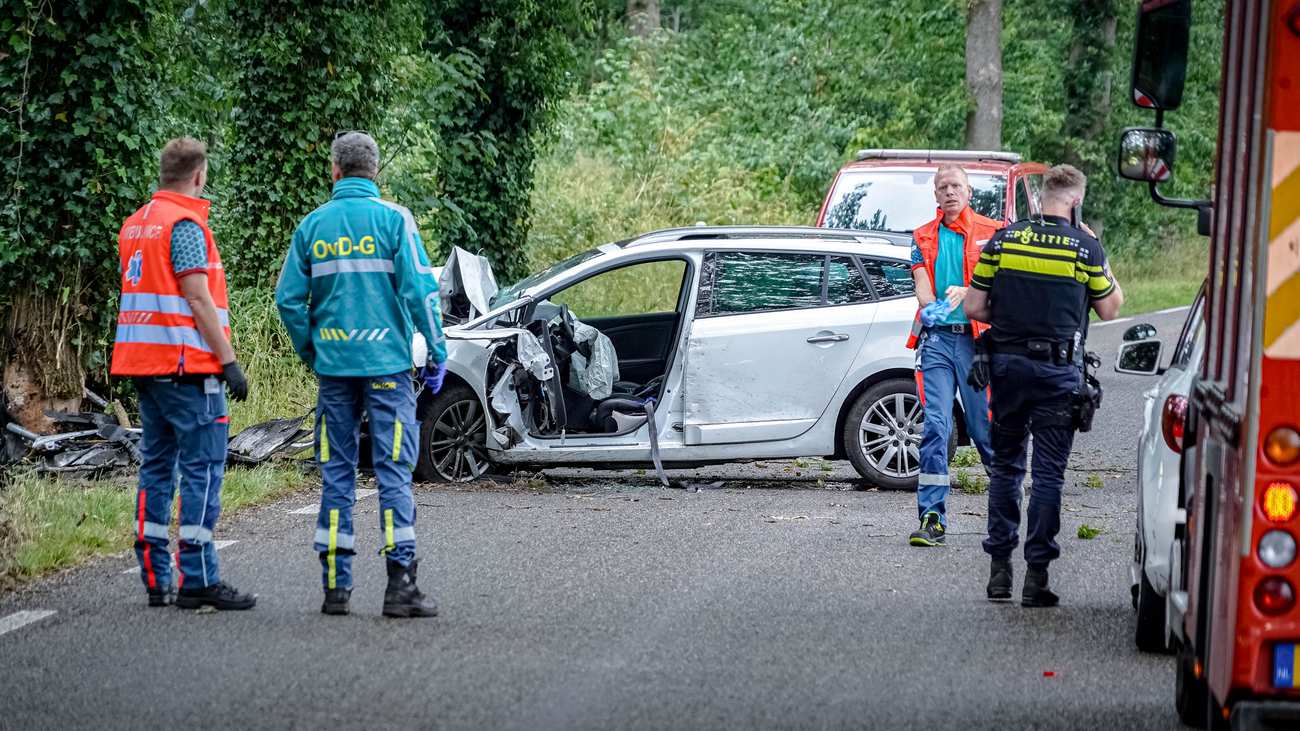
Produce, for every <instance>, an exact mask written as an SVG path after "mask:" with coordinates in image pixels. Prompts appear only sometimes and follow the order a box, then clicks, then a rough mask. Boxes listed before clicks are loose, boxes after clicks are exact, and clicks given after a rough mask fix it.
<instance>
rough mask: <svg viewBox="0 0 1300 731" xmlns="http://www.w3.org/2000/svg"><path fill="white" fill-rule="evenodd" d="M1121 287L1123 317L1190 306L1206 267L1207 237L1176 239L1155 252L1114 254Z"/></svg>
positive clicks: (1112, 267)
mask: <svg viewBox="0 0 1300 731" xmlns="http://www.w3.org/2000/svg"><path fill="white" fill-rule="evenodd" d="M1110 266H1111V270H1112V271H1113V272H1114V273H1115V278H1116V279H1118V280H1119V283H1120V286H1121V287H1122V288H1123V289H1124V308H1123V313H1122V316H1131V315H1142V314H1145V313H1148V312H1155V311H1156V310H1163V309H1167V308H1169V307H1183V306H1185V305H1190V304H1191V303H1192V299H1193V298H1194V297H1196V291H1197V290H1198V289H1200V287H1201V282H1203V281H1205V276H1206V270H1207V267H1208V266H1209V254H1208V253H1207V251H1206V239H1204V238H1199V237H1198V238H1194V239H1186V240H1182V241H1176V242H1174V243H1172V244H1170V245H1168V246H1166V247H1165V248H1164V249H1162V250H1161V251H1160V252H1159V253H1157V254H1151V253H1143V254H1133V253H1129V252H1123V253H1120V254H1117V255H1116V256H1115V257H1114V258H1113V259H1112V260H1111V263H1110Z"/></svg>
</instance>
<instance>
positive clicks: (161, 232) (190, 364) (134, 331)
mask: <svg viewBox="0 0 1300 731" xmlns="http://www.w3.org/2000/svg"><path fill="white" fill-rule="evenodd" d="M209 205H210V204H209V203H208V202H207V201H205V200H202V199H200V198H191V197H190V196H187V195H181V194H180V193H173V192H171V191H165V190H160V191H158V192H157V193H154V195H153V199H152V200H150V201H149V202H148V203H146V204H145V205H144V206H143V207H142V208H140V210H138V211H136V212H135V213H133V214H132V215H131V217H130V218H128V219H126V222H125V223H123V224H122V230H121V231H120V232H118V235H117V251H118V257H119V263H120V265H121V271H122V300H121V303H120V305H119V308H118V315H117V337H116V338H115V340H114V342H113V364H112V368H111V373H112V374H113V375H115V376H165V375H180V374H186V373H191V374H209V373H220V372H221V364H220V363H218V362H217V357H216V356H215V355H214V354H213V351H212V348H211V347H209V345H208V343H207V342H205V341H204V339H203V335H202V334H200V333H199V329H198V327H196V326H195V324H194V313H193V312H192V311H191V310H190V306H189V303H188V302H186V301H185V297H184V296H182V295H181V287H180V281H179V280H178V279H177V278H176V275H175V273H174V272H173V270H172V247H171V240H172V226H173V225H175V224H176V223H177V222H178V221H182V220H190V221H193V222H195V223H197V224H198V225H199V226H200V227H202V229H203V238H204V239H205V240H206V241H207V245H208V268H207V274H208V292H210V293H211V294H212V302H213V304H215V305H216V308H217V317H218V318H220V320H221V327H222V331H223V332H224V333H225V335H226V337H227V338H229V337H230V315H229V309H228V308H229V303H228V300H227V298H226V272H225V270H224V269H223V268H222V266H221V255H220V254H218V253H217V244H216V241H215V240H214V239H213V238H212V231H211V230H209V229H208V207H209Z"/></svg>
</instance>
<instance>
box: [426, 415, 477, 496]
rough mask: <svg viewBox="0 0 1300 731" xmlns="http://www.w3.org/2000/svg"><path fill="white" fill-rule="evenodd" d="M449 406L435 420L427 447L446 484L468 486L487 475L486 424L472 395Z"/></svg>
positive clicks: (431, 460) (440, 476)
mask: <svg viewBox="0 0 1300 731" xmlns="http://www.w3.org/2000/svg"><path fill="white" fill-rule="evenodd" d="M467 395H468V398H460V399H457V400H455V401H453V402H452V403H450V404H448V405H447V407H446V408H444V409H442V411H441V413H439V414H437V415H436V416H435V417H434V420H433V422H432V424H431V427H432V428H431V433H430V435H429V440H428V442H427V444H426V449H427V450H428V455H429V463H430V464H431V465H432V466H433V469H434V471H435V472H437V474H438V477H439V478H440V479H442V480H445V481H447V482H469V481H470V480H476V479H478V478H479V477H482V476H483V475H484V474H486V473H487V471H488V470H489V469H491V467H492V463H491V462H490V461H489V460H488V454H487V442H486V436H485V434H486V429H485V427H486V423H485V422H484V419H483V407H482V406H481V405H480V404H479V402H478V399H476V398H474V397H473V395H472V394H467Z"/></svg>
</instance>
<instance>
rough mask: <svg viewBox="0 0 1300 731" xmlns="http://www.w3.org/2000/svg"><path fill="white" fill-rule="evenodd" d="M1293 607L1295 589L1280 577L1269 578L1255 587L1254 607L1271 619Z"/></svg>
mask: <svg viewBox="0 0 1300 731" xmlns="http://www.w3.org/2000/svg"><path fill="white" fill-rule="evenodd" d="M1294 606H1295V589H1293V588H1292V587H1291V583H1290V582H1289V581H1287V580H1286V579H1284V578H1282V577H1281V576H1269V577H1267V578H1265V579H1264V580H1263V581H1261V582H1259V583H1258V584H1256V585H1255V607H1256V608H1257V609H1259V611H1261V612H1263V613H1264V614H1267V615H1269V616H1271V617H1276V616H1277V615H1279V614H1286V613H1287V612H1289V611H1291V608H1292V607H1294Z"/></svg>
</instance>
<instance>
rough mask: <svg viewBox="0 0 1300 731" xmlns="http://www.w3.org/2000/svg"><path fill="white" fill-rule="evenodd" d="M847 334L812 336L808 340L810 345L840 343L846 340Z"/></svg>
mask: <svg viewBox="0 0 1300 731" xmlns="http://www.w3.org/2000/svg"><path fill="white" fill-rule="evenodd" d="M848 339H849V336H848V333H831V334H829V335H814V336H812V337H811V338H808V342H810V343H842V342H844V341H845V340H848Z"/></svg>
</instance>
